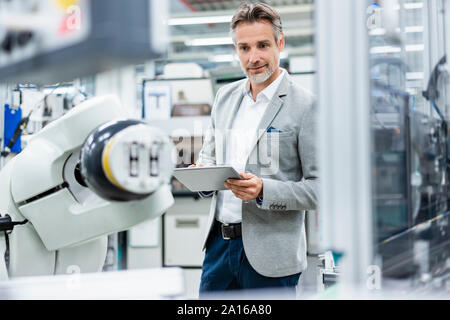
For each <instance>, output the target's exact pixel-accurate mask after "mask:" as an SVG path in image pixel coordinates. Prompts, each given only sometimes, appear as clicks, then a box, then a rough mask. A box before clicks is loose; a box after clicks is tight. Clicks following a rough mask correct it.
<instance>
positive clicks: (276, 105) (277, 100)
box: [249, 74, 289, 156]
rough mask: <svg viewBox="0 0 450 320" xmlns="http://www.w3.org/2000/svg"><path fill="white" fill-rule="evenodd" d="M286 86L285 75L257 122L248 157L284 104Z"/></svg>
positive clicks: (287, 81)
mask: <svg viewBox="0 0 450 320" xmlns="http://www.w3.org/2000/svg"><path fill="white" fill-rule="evenodd" d="M288 84H289V78H288V75H287V74H285V75H284V77H283V80H282V81H281V83H280V86H279V87H278V90H277V92H276V93H275V94H274V96H273V98H272V101H270V104H269V105H268V107H267V109H266V112H265V113H264V115H263V117H262V118H261V121H260V122H259V125H258V129H256V135H255V138H254V139H253V142H252V144H251V147H250V153H249V156H250V155H251V154H252V152H253V149H254V148H255V146H256V144H257V143H258V141H259V139H261V136H262V135H263V134H264V133H265V132H267V128H269V126H270V124H271V123H272V121H273V119H274V118H275V116H276V115H277V114H278V111H280V108H281V106H282V105H283V102H284V101H283V99H282V97H284V96H286V94H287V91H288Z"/></svg>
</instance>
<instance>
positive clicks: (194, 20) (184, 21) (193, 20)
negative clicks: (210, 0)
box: [169, 15, 233, 26]
mask: <svg viewBox="0 0 450 320" xmlns="http://www.w3.org/2000/svg"><path fill="white" fill-rule="evenodd" d="M232 17H233V16H231V15H226V16H211V17H188V18H172V19H169V26H182V25H190V24H214V23H230V22H231V18H232Z"/></svg>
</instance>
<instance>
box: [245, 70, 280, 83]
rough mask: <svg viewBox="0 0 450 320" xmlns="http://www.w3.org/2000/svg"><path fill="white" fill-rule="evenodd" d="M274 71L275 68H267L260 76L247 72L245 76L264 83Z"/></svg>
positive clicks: (255, 81)
mask: <svg viewBox="0 0 450 320" xmlns="http://www.w3.org/2000/svg"><path fill="white" fill-rule="evenodd" d="M274 72H275V70H272V69H270V68H267V70H266V71H265V72H264V74H262V75H260V76H251V75H249V74H247V76H248V78H249V79H250V80H251V81H253V82H254V83H264V82H266V81H267V79H269V78H270V77H271V76H272V75H273V73H274Z"/></svg>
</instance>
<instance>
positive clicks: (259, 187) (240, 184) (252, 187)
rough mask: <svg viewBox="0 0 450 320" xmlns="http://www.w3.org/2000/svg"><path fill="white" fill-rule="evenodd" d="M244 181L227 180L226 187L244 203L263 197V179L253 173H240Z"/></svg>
mask: <svg viewBox="0 0 450 320" xmlns="http://www.w3.org/2000/svg"><path fill="white" fill-rule="evenodd" d="M240 176H241V178H242V179H243V180H239V179H227V181H225V187H227V188H228V189H230V190H231V191H232V192H233V194H234V195H235V196H236V197H237V198H239V199H242V200H244V201H250V200H253V199H256V198H257V197H261V196H262V194H263V181H262V179H261V178H259V177H257V176H255V175H254V174H251V173H240Z"/></svg>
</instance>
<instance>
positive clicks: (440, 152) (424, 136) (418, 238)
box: [371, 76, 450, 281]
mask: <svg viewBox="0 0 450 320" xmlns="http://www.w3.org/2000/svg"><path fill="white" fill-rule="evenodd" d="M432 78H433V76H432ZM429 92H431V90H430V91H429ZM424 96H425V98H427V97H426V94H424ZM414 102H415V99H414V97H412V96H410V95H409V94H408V93H407V92H405V91H404V90H401V89H396V88H394V86H392V85H391V84H385V83H381V82H380V81H378V80H373V81H372V101H371V106H372V110H371V120H372V137H373V139H372V141H373V153H372V168H373V170H372V177H373V179H372V180H373V186H372V187H373V195H374V196H373V224H374V239H373V240H374V244H375V253H376V255H377V256H378V257H380V258H381V264H382V271H383V276H384V277H386V278H396V279H399V278H412V279H417V280H419V281H420V280H421V279H424V277H423V276H424V275H427V277H428V278H445V277H448V276H449V275H450V272H449V270H448V267H446V263H447V264H448V262H447V260H448V259H450V226H449V219H450V218H449V208H450V207H449V200H450V193H449V191H450V190H449V177H450V171H449V159H450V156H449V150H450V149H449V145H448V143H449V139H448V127H447V121H448V119H446V118H445V117H444V116H443V113H442V112H440V110H439V107H438V106H437V105H435V104H434V102H431V103H433V108H434V110H435V111H436V112H435V113H434V114H432V115H427V114H423V113H420V112H418V111H416V110H415V109H414ZM427 277H425V278H427Z"/></svg>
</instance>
